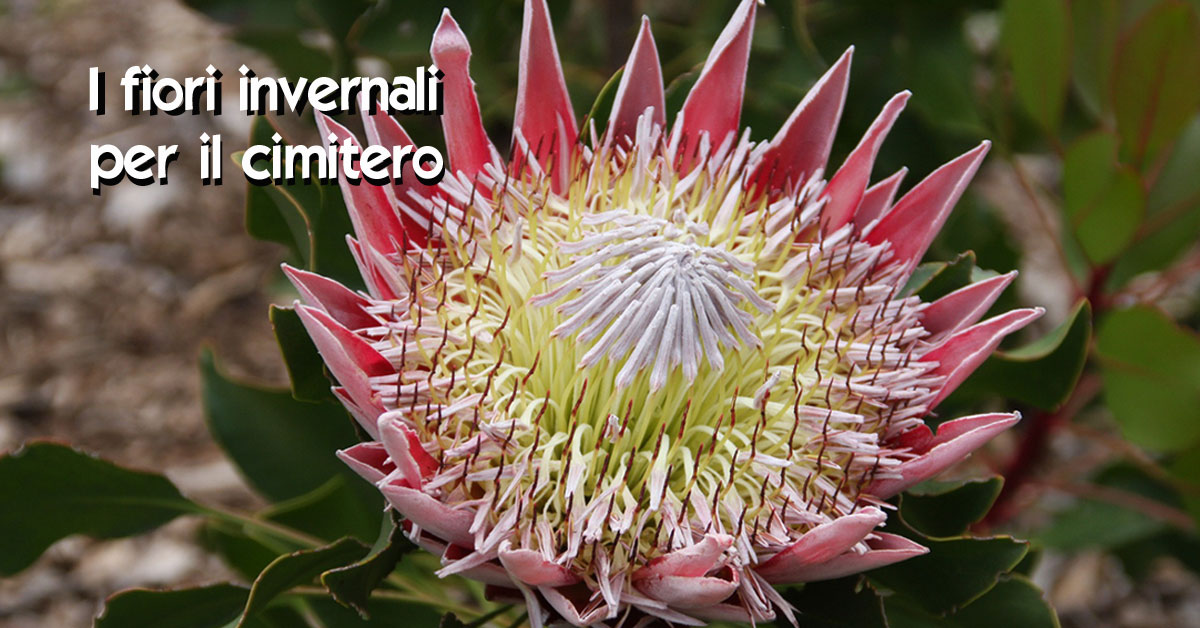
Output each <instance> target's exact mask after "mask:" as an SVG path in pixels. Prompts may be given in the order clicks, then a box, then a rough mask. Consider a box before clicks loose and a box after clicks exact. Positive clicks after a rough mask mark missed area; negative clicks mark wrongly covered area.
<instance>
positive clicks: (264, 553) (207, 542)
mask: <svg viewBox="0 0 1200 628" xmlns="http://www.w3.org/2000/svg"><path fill="white" fill-rule="evenodd" d="M200 540H201V543H202V544H203V545H204V547H205V548H206V549H208V550H209V551H211V552H213V553H215V554H217V555H218V556H220V557H221V559H222V560H224V561H225V564H226V565H229V566H230V567H231V568H233V570H234V571H236V572H237V573H238V574H239V575H241V576H242V577H243V578H245V579H246V580H247V581H253V580H254V579H255V578H256V577H258V574H259V573H261V572H262V570H263V569H266V568H267V565H269V564H271V561H273V560H275V559H276V558H278V557H279V555H280V554H282V553H286V552H293V551H296V550H298V549H301V548H300V547H293V546H287V547H280V546H279V545H278V544H279V543H280V541H279V540H277V539H274V538H272V539H270V540H267V539H260V538H258V537H257V536H252V535H251V533H250V531H249V530H247V529H245V528H243V527H242V526H239V525H236V524H233V523H230V522H228V521H222V520H219V519H209V520H208V521H205V522H204V527H202V528H201V530H200Z"/></svg>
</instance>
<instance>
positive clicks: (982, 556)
mask: <svg viewBox="0 0 1200 628" xmlns="http://www.w3.org/2000/svg"><path fill="white" fill-rule="evenodd" d="M891 525H892V524H890V523H889V526H888V527H889V528H891ZM893 531H895V530H893ZM910 535H911V536H912V537H913V538H914V540H916V541H917V542H918V543H920V544H922V545H924V546H925V547H928V548H929V553H928V554H925V555H924V556H917V557H916V558H910V559H908V560H906V561H903V562H900V563H896V564H894V565H889V566H887V567H882V568H879V569H876V570H874V571H871V572H869V573H868V576H869V577H870V578H871V580H872V581H873V582H877V583H879V584H880V585H882V586H883V587H884V588H887V589H891V590H892V591H895V592H896V593H897V594H899V595H903V596H905V597H908V598H910V599H912V600H913V602H915V603H916V604H917V605H919V606H920V607H921V608H922V609H923V610H925V611H927V612H930V613H935V614H942V613H947V612H950V611H952V610H954V609H956V608H960V607H962V606H964V605H965V604H967V603H969V602H971V601H972V600H974V599H976V598H978V597H979V596H981V595H983V594H984V593H986V592H987V591H988V590H989V589H991V588H992V586H994V585H995V584H996V581H997V579H998V578H999V577H1000V575H1001V574H1004V573H1006V572H1008V571H1010V570H1011V569H1012V568H1013V567H1015V566H1016V565H1017V563H1019V562H1021V558H1023V557H1024V556H1025V552H1026V550H1027V549H1028V544H1027V543H1025V542H1023V541H1017V540H1015V539H1012V538H1010V537H1006V536H997V537H990V538H965V537H964V538H952V539H930V538H928V537H924V536H921V535H918V534H913V533H912V532H911V531H906V536H910Z"/></svg>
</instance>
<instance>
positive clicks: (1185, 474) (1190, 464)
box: [1170, 447, 1200, 523]
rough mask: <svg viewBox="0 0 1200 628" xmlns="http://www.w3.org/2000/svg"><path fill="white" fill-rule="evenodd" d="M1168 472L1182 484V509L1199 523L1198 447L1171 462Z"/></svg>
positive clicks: (1199, 456) (1199, 472) (1199, 462)
mask: <svg viewBox="0 0 1200 628" xmlns="http://www.w3.org/2000/svg"><path fill="white" fill-rule="evenodd" d="M1170 471H1171V475H1173V476H1175V478H1177V479H1178V480H1179V481H1180V483H1181V484H1183V487H1182V490H1181V491H1180V493H1181V494H1182V501H1183V505H1184V507H1185V508H1186V509H1187V511H1188V513H1189V514H1191V515H1192V518H1193V519H1195V520H1196V522H1197V523H1200V447H1197V448H1194V449H1190V450H1188V451H1185V452H1183V453H1181V454H1179V455H1178V456H1176V457H1175V459H1174V460H1173V461H1171V465H1170Z"/></svg>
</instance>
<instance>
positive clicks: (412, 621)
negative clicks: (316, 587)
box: [307, 597, 442, 628]
mask: <svg viewBox="0 0 1200 628" xmlns="http://www.w3.org/2000/svg"><path fill="white" fill-rule="evenodd" d="M307 602H308V605H309V607H310V608H312V610H313V612H314V613H315V614H316V616H317V618H318V619H319V620H320V622H321V623H322V624H323V625H324V626H325V627H326V628H342V627H343V626H345V627H347V628H396V626H436V625H438V624H439V622H440V621H441V617H442V615H441V613H440V612H438V610H437V609H435V608H433V607H430V606H425V605H422V604H414V603H412V602H401V601H398V600H395V599H390V598H384V597H377V598H374V599H372V600H371V618H370V619H365V620H364V619H363V618H362V617H359V616H358V614H356V613H355V612H354V611H353V610H351V609H348V608H346V607H344V606H342V605H340V604H338V603H337V602H335V601H333V600H332V599H330V598H327V597H322V598H312V599H309V600H307Z"/></svg>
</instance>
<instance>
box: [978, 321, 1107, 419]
mask: <svg viewBox="0 0 1200 628" xmlns="http://www.w3.org/2000/svg"><path fill="white" fill-rule="evenodd" d="M1091 338H1092V309H1091V306H1090V305H1088V302H1087V301H1086V300H1084V301H1080V302H1079V303H1078V304H1076V305H1075V309H1074V310H1072V311H1071V315H1070V316H1068V317H1067V319H1066V320H1064V321H1063V322H1062V323H1060V324H1059V325H1058V326H1057V327H1055V328H1054V330H1053V331H1051V332H1050V333H1048V334H1046V335H1045V336H1043V337H1041V338H1039V339H1037V340H1035V341H1033V342H1031V343H1029V344H1027V345H1025V346H1023V347H1020V348H1017V349H1013V350H1011V351H997V352H996V353H994V354H992V356H991V357H989V358H988V359H987V361H986V362H984V363H983V364H982V365H981V366H980V367H979V368H978V369H976V371H975V372H974V373H973V374H972V375H971V377H969V378H967V380H966V381H965V382H963V384H962V386H960V387H959V389H958V390H957V391H955V395H961V396H964V397H984V396H988V395H999V396H1002V397H1007V398H1009V399H1017V400H1020V401H1022V402H1024V403H1028V404H1030V405H1033V406H1036V407H1038V408H1041V409H1043V410H1053V409H1055V408H1058V407H1059V406H1061V405H1062V404H1063V403H1064V402H1066V400H1067V397H1069V396H1070V394H1071V391H1073V390H1074V389H1075V384H1076V383H1077V382H1078V381H1079V376H1080V375H1081V374H1082V373H1083V365H1084V363H1086V362H1087V355H1088V344H1089V343H1090V342H1091Z"/></svg>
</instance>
